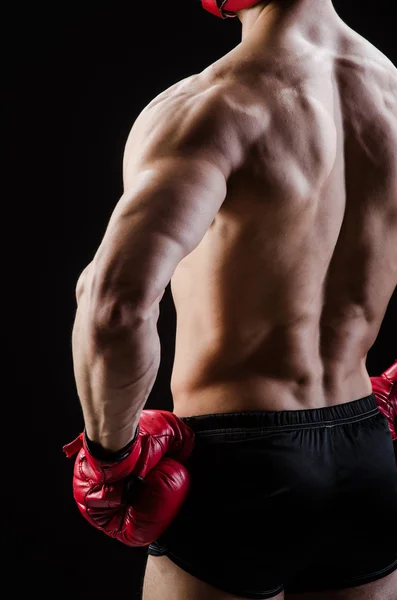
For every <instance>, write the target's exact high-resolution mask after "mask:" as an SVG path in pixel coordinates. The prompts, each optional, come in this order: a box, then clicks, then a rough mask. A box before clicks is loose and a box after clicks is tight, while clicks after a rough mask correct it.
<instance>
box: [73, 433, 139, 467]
mask: <svg viewBox="0 0 397 600" xmlns="http://www.w3.org/2000/svg"><path fill="white" fill-rule="evenodd" d="M138 434H139V427H137V429H136V431H135V435H134V439H133V440H132V441H131V442H129V443H128V444H127V445H126V446H124V448H121V450H117V451H116V452H113V451H112V450H107V449H106V448H104V447H103V446H101V444H98V442H93V441H92V440H90V438H89V437H88V435H87V432H86V430H84V439H85V444H86V446H87V449H88V451H89V453H90V454H91V456H92V457H93V458H95V459H96V460H100V461H103V462H120V461H121V460H124V459H125V458H127V456H129V454H131V451H132V448H133V446H134V443H135V442H136V439H137V437H138Z"/></svg>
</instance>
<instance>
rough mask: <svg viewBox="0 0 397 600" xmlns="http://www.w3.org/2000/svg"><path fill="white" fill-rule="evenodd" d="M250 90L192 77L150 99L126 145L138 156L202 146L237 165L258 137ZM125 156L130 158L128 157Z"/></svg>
mask: <svg viewBox="0 0 397 600" xmlns="http://www.w3.org/2000/svg"><path fill="white" fill-rule="evenodd" d="M251 96H252V94H251V92H250V90H249V89H248V88H247V87H246V86H245V85H243V84H242V83H241V82H239V81H234V80H232V79H230V80H229V79H224V80H219V79H216V78H213V77H210V76H208V74H207V73H200V74H196V75H192V76H190V77H187V78H186V79H183V80H182V81H179V82H177V83H175V84H173V85H172V86H171V87H169V88H168V89H167V90H165V91H163V92H162V93H161V94H159V95H158V96H157V97H156V98H154V99H153V100H152V101H151V102H150V103H149V104H148V105H147V107H146V108H145V109H144V110H143V111H142V112H141V114H140V115H139V117H138V118H137V120H136V122H135V124H134V126H133V128H132V130H131V134H130V137H129V140H128V142H127V146H126V150H127V151H128V150H130V151H131V149H129V147H130V146H132V145H133V146H135V147H136V144H138V145H140V147H141V150H143V148H144V147H148V143H147V140H151V143H150V145H155V147H156V151H157V152H160V153H161V152H162V149H163V150H164V153H165V152H172V151H173V149H174V150H175V151H176V152H177V153H186V152H190V151H191V150H192V149H197V148H198V147H200V145H203V147H204V146H208V145H210V146H216V147H217V148H218V149H219V150H220V151H221V152H222V153H223V154H225V155H230V154H231V155H233V159H231V160H233V162H237V163H238V161H239V156H240V155H241V154H242V153H243V151H244V147H245V146H246V145H247V144H249V142H250V140H251V139H252V137H253V136H255V135H257V134H258V123H259V122H263V120H260V119H258V116H257V114H256V113H255V110H254V109H255V106H254V104H255V103H254V101H253V99H252V97H251ZM128 153H129V152H128Z"/></svg>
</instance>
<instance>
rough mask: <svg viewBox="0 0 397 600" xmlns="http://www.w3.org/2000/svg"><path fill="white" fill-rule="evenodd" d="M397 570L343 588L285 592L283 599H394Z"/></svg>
mask: <svg viewBox="0 0 397 600" xmlns="http://www.w3.org/2000/svg"><path fill="white" fill-rule="evenodd" d="M396 598H397V571H394V573H391V574H390V575H388V576H387V577H384V578H383V579H379V580H378V581H373V582H372V583H367V584H365V585H360V586H358V587H354V588H349V589H345V590H333V591H331V592H322V593H310V594H287V593H286V594H285V600H396Z"/></svg>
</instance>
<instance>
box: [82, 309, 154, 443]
mask: <svg viewBox="0 0 397 600" xmlns="http://www.w3.org/2000/svg"><path fill="white" fill-rule="evenodd" d="M88 302H89V301H88V299H87V298H82V299H81V302H79V307H78V310H77V314H76V320H75V326H74V330H73V361H74V370H75V377H76V384H77V391H78V394H79V398H80V402H81V405H82V409H83V415H84V421H85V426H86V431H87V435H88V437H89V439H90V440H92V441H94V442H97V443H99V444H101V446H103V447H104V448H106V449H108V450H114V451H116V450H119V449H120V448H123V447H124V446H125V445H127V444H128V443H129V442H130V441H131V440H132V439H133V437H134V434H135V431H136V427H137V425H138V422H139V418H140V415H141V413H142V410H143V408H144V406H145V404H146V401H147V399H148V397H149V394H150V392H151V390H152V388H153V385H154V383H155V380H156V377H157V373H158V369H159V366H160V339H159V336H158V333H157V320H158V315H159V308H158V307H155V308H154V309H153V311H152V312H151V313H150V316H149V317H148V318H146V319H145V320H143V319H142V318H139V317H138V315H137V318H136V319H135V320H133V322H134V324H133V325H132V326H131V327H130V328H128V329H127V330H123V331H120V330H119V331H117V332H112V331H109V332H106V331H105V332H102V335H101V338H102V339H101V340H100V341H99V342H98V336H97V335H96V334H95V332H93V331H92V325H90V321H89V319H88V318H87V315H88V314H89V313H88V310H87V308H88V307H87V306H86V304H88Z"/></svg>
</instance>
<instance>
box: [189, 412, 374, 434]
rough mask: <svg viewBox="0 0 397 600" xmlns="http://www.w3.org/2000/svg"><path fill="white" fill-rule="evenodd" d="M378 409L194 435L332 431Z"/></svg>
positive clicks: (370, 415)
mask: <svg viewBox="0 0 397 600" xmlns="http://www.w3.org/2000/svg"><path fill="white" fill-rule="evenodd" d="M380 414H381V413H380V412H379V410H378V408H375V409H373V410H371V411H367V412H366V413H362V414H361V415H355V416H354V417H342V418H340V419H335V420H333V421H317V422H316V421H313V422H312V423H293V424H289V425H269V426H266V425H265V426H262V427H261V426H260V427H230V428H225V427H224V428H222V427H219V429H203V430H202V431H200V430H198V431H195V433H196V435H205V434H214V433H217V432H219V433H220V434H221V433H224V432H227V433H244V432H252V433H266V432H268V431H281V430H283V431H293V430H300V429H321V428H326V429H332V428H333V427H339V426H342V425H349V424H351V423H358V422H360V421H364V420H366V419H371V418H372V417H375V416H377V415H380ZM193 430H194V429H193Z"/></svg>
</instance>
